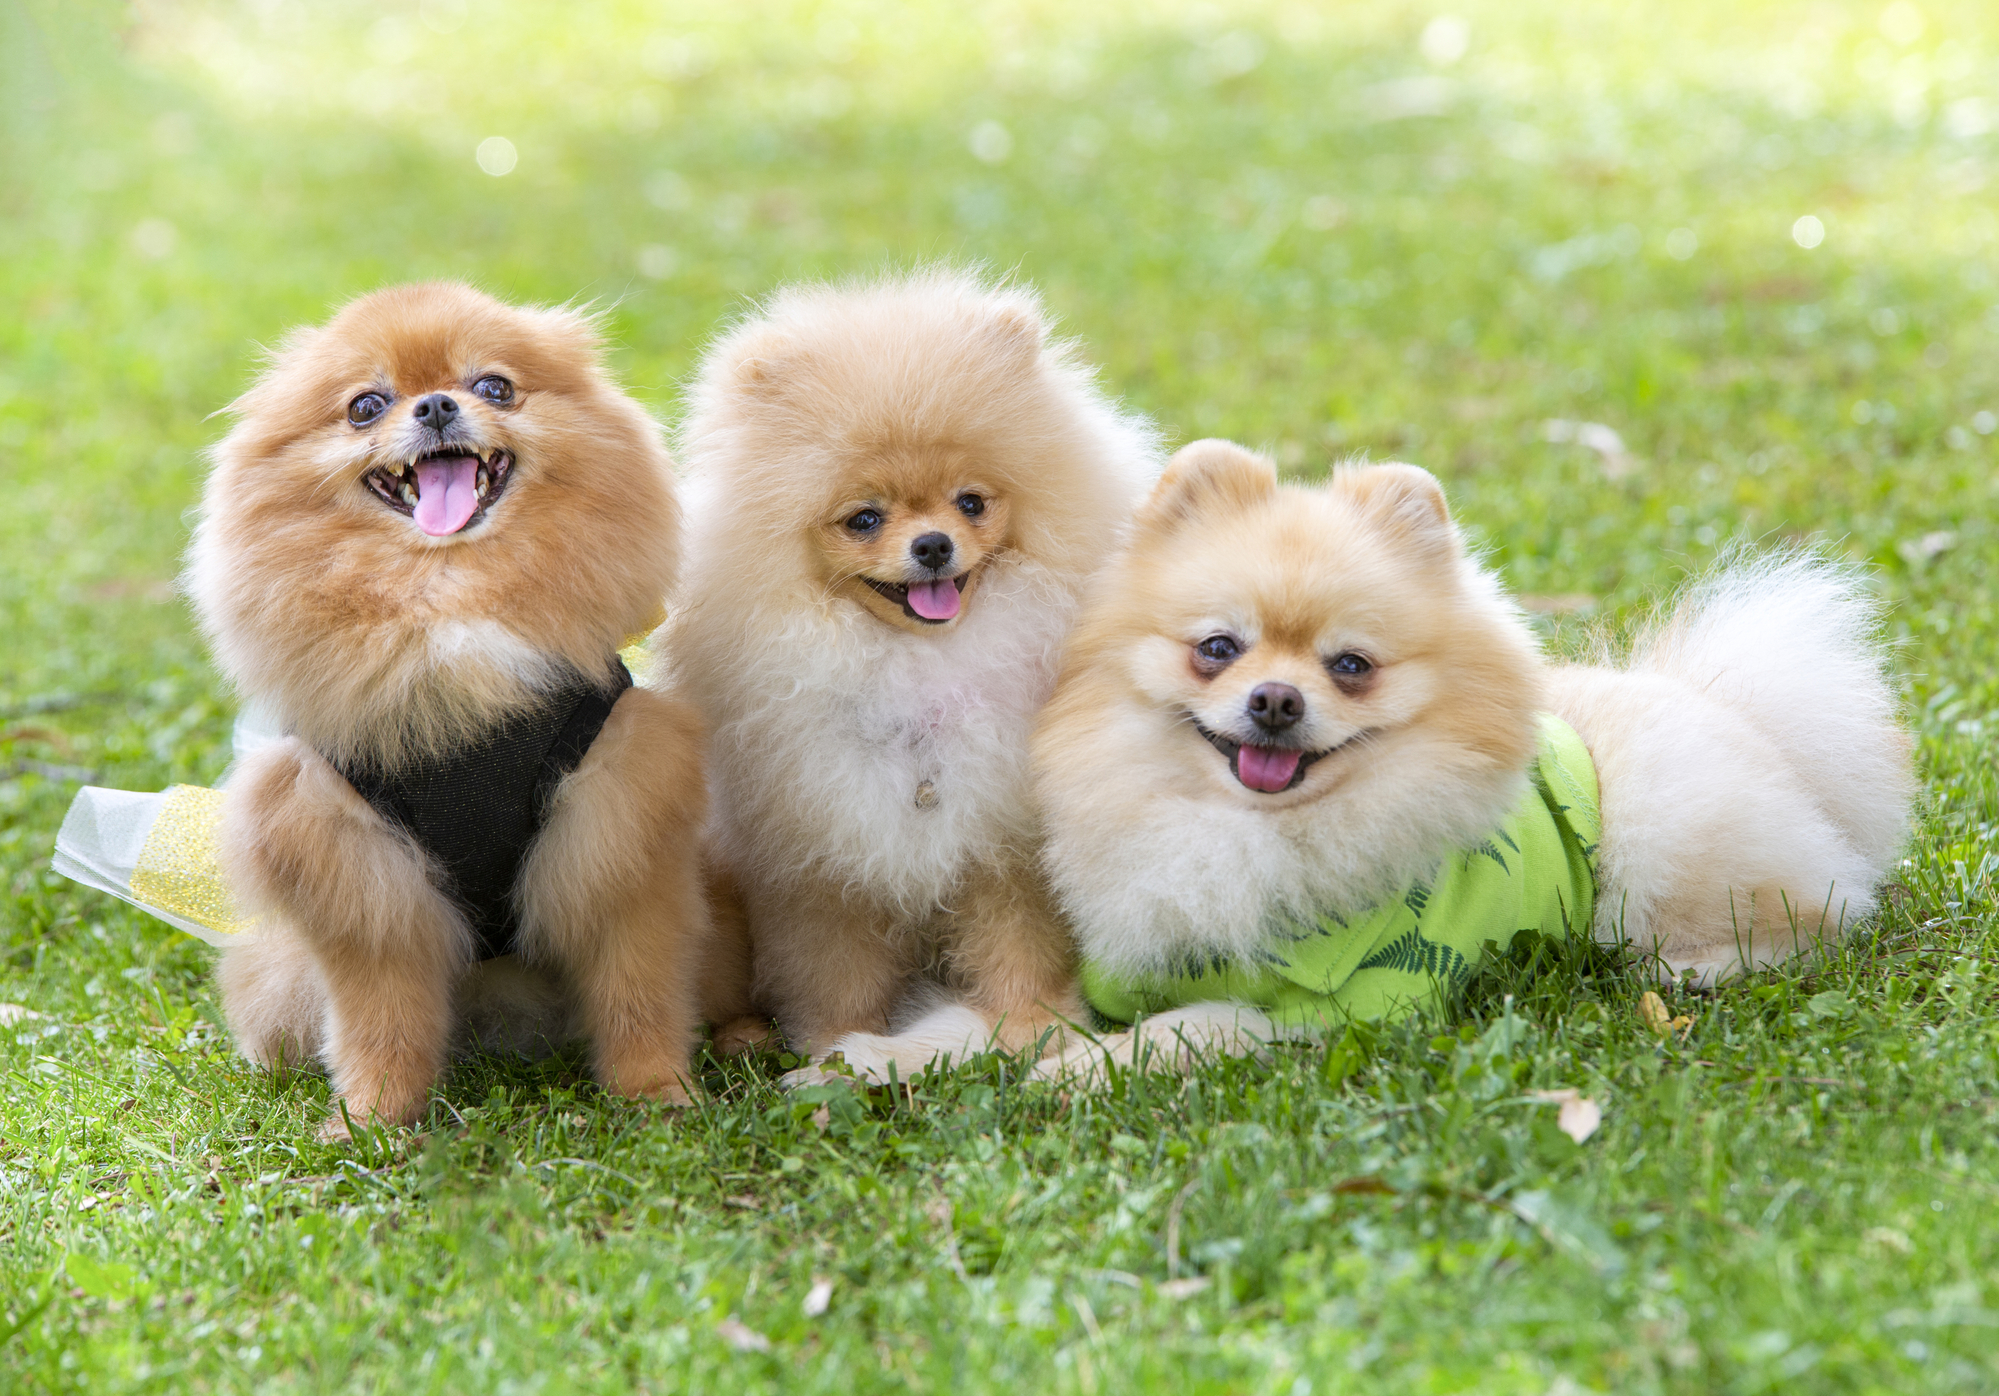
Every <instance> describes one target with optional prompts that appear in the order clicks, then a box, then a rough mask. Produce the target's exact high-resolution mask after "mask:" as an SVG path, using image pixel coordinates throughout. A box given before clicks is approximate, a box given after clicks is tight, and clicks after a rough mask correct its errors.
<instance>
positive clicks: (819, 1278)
mask: <svg viewBox="0 0 1999 1396" xmlns="http://www.w3.org/2000/svg"><path fill="white" fill-rule="evenodd" d="M832 1302H833V1282H832V1281H831V1280H829V1279H827V1278H826V1277H825V1276H824V1275H814V1276H813V1277H812V1288H811V1289H809V1290H807V1291H806V1292H805V1316H806V1317H807V1318H818V1317H819V1315H821V1314H823V1313H825V1312H826V1310H827V1308H828V1306H830V1305H831V1304H832Z"/></svg>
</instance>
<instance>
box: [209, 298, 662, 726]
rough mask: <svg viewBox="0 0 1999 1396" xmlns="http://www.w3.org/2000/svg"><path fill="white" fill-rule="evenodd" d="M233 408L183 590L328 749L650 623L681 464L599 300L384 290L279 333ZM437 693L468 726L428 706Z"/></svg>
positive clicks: (225, 659) (592, 662)
mask: <svg viewBox="0 0 1999 1396" xmlns="http://www.w3.org/2000/svg"><path fill="white" fill-rule="evenodd" d="M229 410H230V412H231V413H232V414H233V415H234V416H235V417H236V423H235V425H234V427H233V428H232V429H231V431H230V432H229V434H228V435H227V436H226V437H225V438H224V439H223V440H222V441H220V442H219V443H217V445H216V447H215V449H214V452H213V457H214V469H213V470H212V471H211V472H210V474H209V477H208V483H207V486H206V488H205V491H204V494H203V498H202V518H201V522H200V525H199V527H198V528H197V529H196V533H195V541H194V547H193V549H192V551H191V553H190V557H189V570H188V589H189V591H190V592H191V593H192V595H193V597H194V600H195V603H196V606H197V608H198V609H199V611H200V613H201V617H202V621H203V625H204V628H205V629H207V631H208V633H209V635H210V637H211V639H212V641H213V644H214V647H215V653H216V656H217V658H218V659H219V660H220V661H221V663H222V665H223V667H224V668H225V669H226V670H227V671H228V672H229V673H230V675H231V676H232V677H233V678H234V679H235V680H236V682H238V683H239V684H240V685H242V686H243V687H244V689H245V690H246V691H248V692H252V693H256V694H260V695H282V696H283V703H284V707H285V711H286V713H287V719H288V721H290V722H291V723H292V724H293V726H294V728H295V730H299V731H301V732H302V733H303V732H304V731H306V730H307V729H308V728H309V729H310V730H311V732H312V734H313V739H314V740H315V741H316V742H317V743H318V744H319V745H320V746H321V748H322V749H323V750H330V749H333V748H335V747H342V749H346V747H347V746H350V745H352V741H350V738H351V735H352V734H351V732H350V731H349V729H357V730H358V728H359V727H362V726H365V727H367V728H368V731H369V732H370V733H371V734H379V733H380V732H383V731H390V730H392V729H391V722H390V719H389V718H388V717H386V716H385V714H388V713H391V712H393V713H394V714H396V716H395V717H394V719H393V723H394V728H393V730H395V731H407V730H412V728H413V727H414V728H416V729H421V731H419V733H418V736H419V738H420V739H421V740H420V741H418V744H419V745H421V744H424V743H429V744H431V745H435V744H436V742H440V741H442V740H444V737H443V736H441V735H438V734H447V729H450V730H462V729H463V728H464V727H465V726H467V725H468V724H471V723H473V722H474V721H475V720H477V721H484V720H486V719H487V718H489V717H490V716H491V714H492V713H493V712H494V711H496V710H498V709H500V708H503V707H505V706H506V705H508V704H512V703H518V702H520V701H523V700H524V699H523V695H524V694H526V693H528V692H530V691H532V690H534V689H537V688H539V687H545V686H546V685H547V684H548V683H551V682H554V678H553V677H551V676H554V675H558V674H561V673H567V672H581V673H585V674H598V673H605V672H608V660H607V656H608V655H609V654H611V653H612V652H613V651H614V650H615V649H616V648H617V646H618V645H619V644H620V643H622V642H623V640H624V638H625V637H626V636H628V635H631V634H633V633H634V632H636V631H638V630H640V629H642V628H644V627H646V626H648V625H649V624H657V616H658V613H659V611H660V604H661V599H662V598H663V597H664V596H665V594H666V592H667V590H668V588H670V587H671V586H672V584H673V580H674V573H675V569H676V565H677V563H678V559H679V543H680V516H679V506H678V504H677V503H676V501H675V498H674V491H673V481H672V469H671V463H670V462H669V460H668V458H667V455H666V451H665V447H664V443H663V441H662V439H661V433H660V430H659V428H658V426H657V424H656V423H654V422H653V421H652V419H651V418H649V417H648V416H647V415H646V413H645V411H644V409H643V408H641V407H640V406H639V405H638V404H637V403H636V402H634V401H633V400H632V399H631V398H630V397H628V396H627V395H626V394H625V393H623V392H622V391H620V390H619V388H618V386H617V385H616V383H615V382H613V381H612V379H611V378H610V377H609V375H608V374H607V373H606V372H605V370H604V368H603V365H602V351H601V345H600V343H599V339H598V335H597V332H596V328H595V326H594V324H593V323H592V321H591V320H590V319H589V318H588V317H587V316H585V315H582V314H579V313H577V312H575V311H572V310H566V309H536V308H529V307H518V306H510V305H505V304H502V303H501V302H499V301H497V300H494V299H493V298H492V297H490V296H487V295H484V294H482V293H481V292H479V291H476V290H474V289H472V288H471V287H469V286H463V285H457V284H452V283H429V284H420V285H407V286H395V287H390V288H388V289H386V290H382V291H377V292H375V293H373V294H371V295H367V296H364V297H362V298H361V299H359V300H356V301H354V302H352V303H350V304H348V305H347V306H345V307H344V308H343V309H341V310H340V311H339V313H338V314H336V315H335V316H334V317H333V318H332V319H331V320H330V321H328V322H327V323H326V324H325V325H322V326H318V327H315V328H308V329H303V330H299V331H296V332H295V333H293V334H292V335H290V336H289V337H288V338H287V339H286V340H285V341H284V343H283V345H282V346H281V347H280V348H279V350H278V352H277V353H276V354H275V355H273V357H272V360H271V362H270V365H269V366H268V368H267V369H266V370H265V372H264V373H263V374H262V375H261V376H260V377H259V378H258V380H257V382H256V383H255V384H253V385H252V386H251V388H250V389H249V390H248V391H247V392H245V393H244V394H243V395H242V396H241V397H240V398H238V399H237V401H236V402H235V403H233V404H231V406H230V409H229ZM427 686H428V687H427ZM430 690H435V692H437V693H440V694H441V693H445V692H446V690H449V693H450V695H452V696H449V697H438V698H436V699H435V702H434V703H433V704H432V706H433V707H436V708H438V710H440V711H442V710H443V709H445V708H449V709H450V711H451V712H453V713H456V714H461V715H464V720H463V721H462V722H460V721H459V719H458V718H456V717H454V718H453V719H452V720H451V721H450V722H445V721H443V720H439V721H429V720H428V719H426V718H424V717H423V715H422V713H421V712H419V711H417V710H418V709H421V708H422V706H423V704H422V703H421V702H419V701H418V700H417V699H416V698H413V697H412V695H413V694H417V693H419V692H421V691H430ZM412 714H414V715H412ZM426 723H427V724H428V725H427V726H426V725H425V724H426ZM453 724H456V726H455V727H454V725H453ZM384 740H387V739H384ZM412 740H413V741H416V740H418V739H416V738H413V739H412ZM353 741H358V738H354V739H353Z"/></svg>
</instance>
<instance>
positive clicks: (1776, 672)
mask: <svg viewBox="0 0 1999 1396" xmlns="http://www.w3.org/2000/svg"><path fill="white" fill-rule="evenodd" d="M1881 611H1882V607H1881V603H1880V601H1879V600H1878V599H1877V598H1876V597H1875V595H1874V593H1873V592H1872V591H1871V590H1870V589H1869V588H1868V586H1867V582H1866V578H1865V576H1864V575H1863V574H1862V572H1861V570H1860V569H1859V568H1858V567H1855V566H1852V565H1851V564H1847V563H1840V562H1834V561H1832V560H1831V559H1829V558H1826V557H1825V556H1823V555H1822V554H1818V553H1810V552H1782V553H1774V554H1769V555H1766V556H1764V557H1754V558H1745V559H1741V560H1737V561H1734V562H1732V563H1724V564H1723V565H1722V566H1721V567H1719V568H1717V569H1716V570H1715V571H1714V572H1711V573H1710V574H1708V576H1706V577H1704V578H1702V579H1701V580H1700V581H1698V582H1696V583H1695V584H1694V585H1693V586H1692V587H1691V588H1690V589H1689V590H1688V591H1687V592H1686V593H1685V594H1684V595H1683V596H1682V597H1681V599H1680V601H1679V603H1678V605H1676V606H1675V607H1674V608H1673V611H1672V614H1671V615H1670V616H1668V617H1667V619H1666V620H1665V622H1664V623H1663V624H1661V625H1659V626H1657V627H1655V628H1654V629H1652V630H1651V631H1649V632H1648V633H1647V634H1646V635H1644V637H1643V638H1642V639H1641V640H1640V642H1639V644H1638V646H1637V648H1636V650H1635V651H1634V652H1633V654H1632V658H1631V663H1630V666H1629V667H1630V668H1631V669H1632V670H1633V671H1643V672H1646V673H1653V674H1664V675H1669V676H1671V677H1674V678H1677V679H1679V680H1680V681H1681V682H1683V683H1686V684H1690V685H1692V686H1693V687H1696V688H1704V689H1706V691H1707V693H1708V695H1709V696H1710V697H1712V698H1714V699H1716V700H1718V701H1720V702H1723V703H1726V704H1728V705H1729V706H1730V707H1732V708H1734V709H1735V710H1736V711H1737V712H1739V713H1741V714H1742V715H1743V717H1744V718H1746V719H1747V720H1748V722H1749V723H1750V725H1751V726H1753V727H1755V728H1756V729H1757V731H1758V732H1759V733H1761V734H1762V736H1763V737H1764V739H1765V740H1767V741H1769V742H1770V743H1771V744H1772V745H1773V746H1774V747H1775V748H1776V749H1777V751H1778V752H1779V753H1780V754H1781V755H1782V757H1783V759H1784V763H1785V764H1786V765H1787V766H1789V767H1790V769H1791V771H1792V772H1793V773H1794V774H1795V775H1796V776H1797V777H1798V779H1799V780H1801V781H1802V782H1804V784H1805V785H1806V787H1807V788H1808V789H1809V790H1810V791H1811V793H1812V798H1813V802H1814V803H1815V804H1816V805H1817V806H1818V807H1819V809H1820V810H1821V811H1822V812H1823V813H1824V814H1825V816H1826V817H1827V818H1828V819H1830V820H1832V822H1833V823H1834V824H1836V825H1837V826H1838V827H1839V828H1840V830H1841V832H1843V833H1844V834H1845V835H1846V837H1847V838H1848V840H1849V841H1851V843H1852V844H1853V846H1854V849H1855V850H1856V851H1857V852H1859V853H1860V854H1861V855H1862V856H1863V857H1865V858H1866V859H1867V860H1868V862H1869V863H1871V864H1874V865H1876V866H1879V867H1880V868H1882V869H1883V870H1884V871H1885V870H1886V868H1887V867H1888V864H1889V863H1890V862H1891V861H1892V860H1893V858H1894V857H1895V855H1896V854H1897V853H1898V852H1900V851H1901V847H1902V840H1903V838H1904V837H1905V836H1906V834H1907V831H1908V822H1909V798H1910V796H1911V794H1912V793H1913V788H1914V780H1913V778H1912V776H1911V775H1910V772H1909V740H1908V737H1907V735H1906V734H1905V733H1904V732H1903V731H1902V729H1901V726H1900V724H1899V723H1898V722H1897V721H1896V717H1895V696H1894V694H1893V693H1892V692H1890V691H1889V688H1888V680H1887V654H1886V650H1885V647H1884V646H1883V645H1882V642H1881V636H1880V630H1881Z"/></svg>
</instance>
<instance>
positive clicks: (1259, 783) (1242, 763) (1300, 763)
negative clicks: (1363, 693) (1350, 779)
mask: <svg viewBox="0 0 1999 1396" xmlns="http://www.w3.org/2000/svg"><path fill="white" fill-rule="evenodd" d="M1188 720H1189V721H1190V722H1192V721H1193V718H1192V716H1191V715H1189V718H1188ZM1194 730H1195V731H1196V732H1199V733H1200V734H1201V735H1202V736H1203V737H1204V738H1206V739H1207V743H1208V745H1209V746H1211V747H1213V748H1214V749H1215V750H1216V751H1219V752H1220V753H1221V754H1222V755H1224V756H1226V757H1227V758H1228V760H1229V774H1230V775H1232V776H1234V777H1235V778H1236V779H1237V780H1239V781H1241V782H1242V783H1243V786H1244V787H1245V788H1246V789H1249V790H1255V791H1258V792H1260V793H1261V794H1265V795H1276V794H1279V793H1280V792H1282V791H1285V790H1292V789H1296V788H1297V786H1298V783H1299V782H1300V781H1302V780H1304V779H1305V772H1306V771H1308V770H1310V769H1311V768H1312V763H1313V762H1315V761H1319V760H1321V759H1323V758H1325V757H1328V756H1331V755H1332V754H1333V753H1334V752H1336V751H1338V750H1340V749H1341V748H1342V747H1349V746H1352V745H1353V744H1354V743H1355V742H1357V741H1359V740H1360V739H1361V738H1362V737H1365V736H1367V735H1368V734H1367V733H1366V732H1356V733H1354V735H1353V736H1351V737H1348V738H1347V739H1346V740H1345V741H1343V742H1341V743H1340V744H1339V746H1329V747H1327V748H1326V749H1325V750H1324V751H1305V750H1303V749H1302V748H1299V747H1295V746H1256V745H1253V744H1251V743H1248V742H1238V741H1235V740H1233V739H1231V738H1229V737H1224V736H1222V735H1221V734H1220V733H1217V732H1210V731H1209V730H1208V729H1207V728H1205V727H1203V726H1202V725H1201V724H1200V723H1199V722H1194Z"/></svg>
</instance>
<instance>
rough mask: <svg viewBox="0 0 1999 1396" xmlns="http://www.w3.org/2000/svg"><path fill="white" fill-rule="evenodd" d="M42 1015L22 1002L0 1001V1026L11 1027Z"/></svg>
mask: <svg viewBox="0 0 1999 1396" xmlns="http://www.w3.org/2000/svg"><path fill="white" fill-rule="evenodd" d="M41 1016H42V1015H41V1014H39V1013H37V1012H35V1010H34V1009H32V1008H30V1007H28V1006H27V1005H26V1004H24V1003H0V1028H4V1027H12V1026H13V1025H14V1024H16V1023H21V1022H26V1021H28V1020H29V1019H32V1018H39V1017H41Z"/></svg>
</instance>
